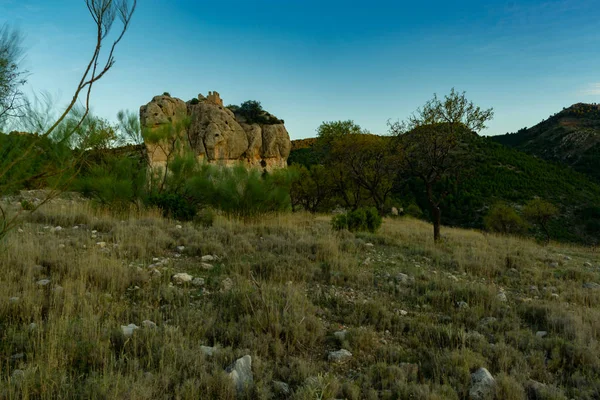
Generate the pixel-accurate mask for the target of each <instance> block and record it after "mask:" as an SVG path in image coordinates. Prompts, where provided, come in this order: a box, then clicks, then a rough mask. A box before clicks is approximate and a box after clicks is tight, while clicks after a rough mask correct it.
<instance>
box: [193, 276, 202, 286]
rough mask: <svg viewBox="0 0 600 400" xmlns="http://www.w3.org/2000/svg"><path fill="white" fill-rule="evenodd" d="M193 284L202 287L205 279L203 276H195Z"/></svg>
mask: <svg viewBox="0 0 600 400" xmlns="http://www.w3.org/2000/svg"><path fill="white" fill-rule="evenodd" d="M192 285H194V286H197V287H200V286H204V279H203V278H194V279H193V280H192Z"/></svg>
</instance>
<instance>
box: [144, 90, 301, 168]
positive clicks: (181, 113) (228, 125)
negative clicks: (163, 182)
mask: <svg viewBox="0 0 600 400" xmlns="http://www.w3.org/2000/svg"><path fill="white" fill-rule="evenodd" d="M269 117H272V116H270V115H269ZM268 122H269V123H248V121H247V120H246V118H244V117H243V116H242V115H239V114H238V115H236V114H235V113H234V112H233V111H232V110H230V109H228V108H226V107H224V106H223V101H222V100H221V98H220V96H219V94H218V93H217V92H209V94H208V96H207V97H204V96H202V95H198V101H196V100H195V99H194V100H192V101H188V102H187V103H186V102H184V101H183V100H180V99H177V98H174V97H171V96H169V95H167V94H164V95H162V96H156V97H154V98H153V99H152V101H151V102H150V103H148V104H146V105H145V106H142V107H141V108H140V123H141V126H142V129H144V131H145V139H146V147H147V150H148V156H149V158H150V164H151V165H152V166H153V167H165V166H166V164H167V162H168V160H170V159H171V158H172V157H173V156H174V155H175V154H180V153H182V152H184V151H188V150H192V151H193V152H194V153H195V155H196V157H197V158H198V159H199V160H200V161H206V162H209V163H219V164H224V165H233V164H236V163H239V162H244V163H246V164H247V165H248V166H251V167H257V168H263V169H267V170H271V169H274V168H283V167H285V166H286V165H287V158H288V156H289V154H290V148H291V142H290V136H289V134H288V132H287V130H286V129H285V126H284V125H283V121H280V120H277V119H276V118H274V117H272V118H271V120H269V121H268Z"/></svg>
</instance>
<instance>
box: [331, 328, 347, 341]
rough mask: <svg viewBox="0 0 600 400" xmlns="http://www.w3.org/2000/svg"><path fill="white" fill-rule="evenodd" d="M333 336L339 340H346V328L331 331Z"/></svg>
mask: <svg viewBox="0 0 600 400" xmlns="http://www.w3.org/2000/svg"><path fill="white" fill-rule="evenodd" d="M333 336H334V337H335V338H336V339H337V340H340V341H343V340H346V336H348V331H347V330H346V329H344V330H341V331H337V332H334V333H333Z"/></svg>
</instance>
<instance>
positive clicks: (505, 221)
mask: <svg viewBox="0 0 600 400" xmlns="http://www.w3.org/2000/svg"><path fill="white" fill-rule="evenodd" d="M485 226H486V228H487V229H488V230H490V231H492V232H499V233H504V234H522V233H525V231H526V230H527V223H526V222H525V221H524V220H523V218H521V216H520V215H519V214H517V212H516V211H515V210H514V209H513V208H511V207H510V206H508V205H506V204H503V203H498V204H496V205H494V206H493V207H492V208H491V209H490V212H489V213H488V215H487V216H486V217H485Z"/></svg>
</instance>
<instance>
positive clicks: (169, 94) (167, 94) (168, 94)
mask: <svg viewBox="0 0 600 400" xmlns="http://www.w3.org/2000/svg"><path fill="white" fill-rule="evenodd" d="M163 96H169V97H171V93H169V92H164V93H163Z"/></svg>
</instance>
